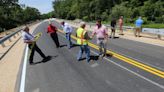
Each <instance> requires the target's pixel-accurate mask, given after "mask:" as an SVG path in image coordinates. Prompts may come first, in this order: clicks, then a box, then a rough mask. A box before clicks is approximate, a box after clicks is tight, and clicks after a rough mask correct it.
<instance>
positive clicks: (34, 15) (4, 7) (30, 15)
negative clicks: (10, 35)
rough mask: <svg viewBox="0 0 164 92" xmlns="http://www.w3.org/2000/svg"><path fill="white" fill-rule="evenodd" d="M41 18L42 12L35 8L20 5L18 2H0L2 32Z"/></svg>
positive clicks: (15, 0) (1, 0) (2, 0)
mask: <svg viewBox="0 0 164 92" xmlns="http://www.w3.org/2000/svg"><path fill="white" fill-rule="evenodd" d="M39 18H40V12H39V11H38V10H37V9H36V8H33V7H25V5H19V4H18V0H0V31H4V29H5V30H8V29H11V28H14V27H17V26H19V25H22V24H26V23H28V22H30V21H33V20H36V19H39Z"/></svg>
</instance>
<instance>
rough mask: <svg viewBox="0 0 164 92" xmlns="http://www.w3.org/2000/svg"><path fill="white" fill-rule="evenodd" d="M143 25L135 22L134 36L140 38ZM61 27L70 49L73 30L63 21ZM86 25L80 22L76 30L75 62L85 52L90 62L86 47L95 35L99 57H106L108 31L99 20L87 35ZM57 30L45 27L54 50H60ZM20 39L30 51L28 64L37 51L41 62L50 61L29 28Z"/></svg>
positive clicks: (120, 22) (31, 61)
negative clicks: (76, 51)
mask: <svg viewBox="0 0 164 92" xmlns="http://www.w3.org/2000/svg"><path fill="white" fill-rule="evenodd" d="M142 23H143V20H142V19H141V17H139V19H138V20H136V31H135V36H137V33H138V36H140V31H141V25H142ZM116 24H117V23H116V20H115V19H114V20H112V21H111V37H112V38H114V37H115V29H116ZM61 26H62V28H63V31H64V33H65V38H66V40H67V47H68V49H71V48H72V47H73V44H72V41H71V34H72V31H73V28H72V27H71V26H70V25H69V24H68V23H65V22H64V21H63V22H61ZM122 26H123V16H121V17H120V19H119V29H120V33H119V35H123V28H122ZM85 27H86V23H85V22H81V23H80V27H79V28H78V29H77V30H76V37H77V45H79V52H78V54H77V60H78V61H80V60H81V59H82V54H83V52H85V54H86V61H87V62H89V61H90V48H89V46H88V42H89V40H92V38H93V37H94V36H95V35H96V40H97V44H98V46H99V56H100V57H104V56H106V50H107V49H106V47H107V41H108V30H107V28H106V26H104V25H102V23H101V20H100V19H98V20H97V21H96V26H95V28H94V29H93V31H92V34H91V35H89V33H88V32H87V30H86V29H85ZM57 31H58V28H57V27H56V26H54V25H53V24H52V23H51V22H49V25H48V27H47V33H49V34H50V36H51V38H52V39H53V41H54V43H55V44H56V48H60V43H59V40H58V35H57ZM22 38H23V40H24V43H27V44H28V46H29V48H30V49H31V54H30V58H29V63H30V64H33V56H34V52H35V51H37V52H38V53H39V54H40V55H41V57H43V60H42V61H43V62H45V61H46V60H48V59H50V56H46V55H45V54H44V53H43V52H42V51H41V50H40V49H39V47H38V46H37V44H36V40H35V37H34V36H33V35H32V34H30V33H29V28H28V27H27V26H26V27H25V28H24V30H23V33H22Z"/></svg>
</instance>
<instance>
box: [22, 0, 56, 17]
mask: <svg viewBox="0 0 164 92" xmlns="http://www.w3.org/2000/svg"><path fill="white" fill-rule="evenodd" d="M52 1H54V0H19V3H20V4H25V5H26V6H31V7H34V8H37V9H38V10H39V11H40V12H41V14H43V13H48V12H50V11H53V7H52Z"/></svg>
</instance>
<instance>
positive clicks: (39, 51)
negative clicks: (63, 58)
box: [28, 44, 46, 63]
mask: <svg viewBox="0 0 164 92" xmlns="http://www.w3.org/2000/svg"><path fill="white" fill-rule="evenodd" d="M28 47H29V48H30V49H31V54H30V59H29V60H30V63H32V62H33V57H34V53H35V51H37V52H38V53H39V54H40V56H41V57H42V58H46V56H45V55H44V53H43V52H42V51H41V50H40V49H39V47H38V46H37V44H35V45H34V47H33V48H32V44H29V45H28Z"/></svg>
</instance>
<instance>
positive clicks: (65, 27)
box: [61, 22, 73, 49]
mask: <svg viewBox="0 0 164 92" xmlns="http://www.w3.org/2000/svg"><path fill="white" fill-rule="evenodd" d="M61 25H62V27H63V31H64V32H65V34H66V39H67V46H68V48H69V49H70V48H71V47H72V42H71V34H72V30H73V29H72V27H71V26H70V25H68V23H65V22H62V23H61Z"/></svg>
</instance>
